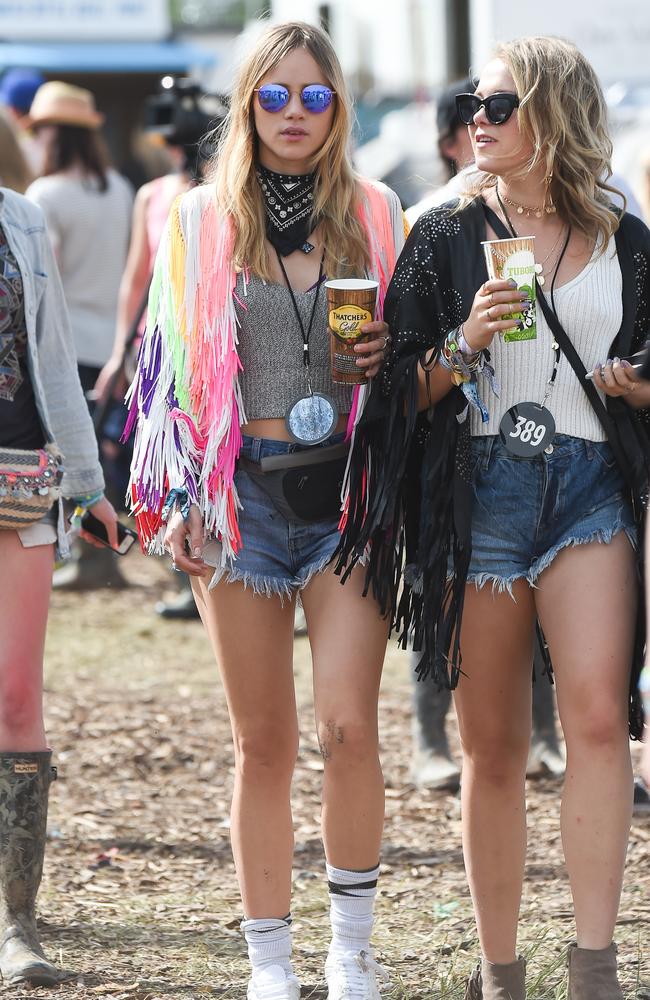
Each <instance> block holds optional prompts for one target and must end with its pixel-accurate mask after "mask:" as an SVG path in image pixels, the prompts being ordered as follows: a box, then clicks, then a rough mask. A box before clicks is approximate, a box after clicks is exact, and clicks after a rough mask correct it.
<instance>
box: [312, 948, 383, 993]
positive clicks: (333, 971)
mask: <svg viewBox="0 0 650 1000" xmlns="http://www.w3.org/2000/svg"><path fill="white" fill-rule="evenodd" d="M325 979H326V980H327V989H328V994H327V997H328V1000H379V990H380V987H379V985H378V984H377V979H379V980H381V984H382V985H383V986H385V985H388V973H387V972H386V970H385V969H384V967H383V966H382V965H380V964H379V962H376V961H375V960H374V958H373V957H372V955H370V954H368V952H367V951H356V952H355V951H346V952H345V953H344V954H343V955H328V956H327V961H326V962H325Z"/></svg>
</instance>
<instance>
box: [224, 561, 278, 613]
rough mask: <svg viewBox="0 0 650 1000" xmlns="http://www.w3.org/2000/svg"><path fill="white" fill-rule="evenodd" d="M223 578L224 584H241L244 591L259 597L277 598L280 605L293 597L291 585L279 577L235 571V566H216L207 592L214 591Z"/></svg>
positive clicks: (240, 570) (242, 570)
mask: <svg viewBox="0 0 650 1000" xmlns="http://www.w3.org/2000/svg"><path fill="white" fill-rule="evenodd" d="M224 578H225V580H226V583H243V584H244V589H245V590H248V589H249V588H250V590H252V591H253V593H254V594H256V595H259V596H260V597H279V598H280V604H284V602H285V600H290V599H291V598H292V597H293V590H294V588H293V587H292V585H291V583H289V582H287V581H286V580H283V579H282V578H281V577H273V576H263V575H262V574H261V573H250V572H249V571H247V570H244V569H237V567H236V566H217V568H216V569H215V571H214V573H213V574H212V579H211V580H210V583H209V584H208V590H214V588H215V587H216V586H217V584H218V583H220V582H221V580H223V579H224Z"/></svg>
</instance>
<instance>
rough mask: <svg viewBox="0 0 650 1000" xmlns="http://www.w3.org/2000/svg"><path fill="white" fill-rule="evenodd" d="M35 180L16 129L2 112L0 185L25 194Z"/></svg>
mask: <svg viewBox="0 0 650 1000" xmlns="http://www.w3.org/2000/svg"><path fill="white" fill-rule="evenodd" d="M33 180H34V178H33V177H32V174H31V171H30V169H29V167H28V165H27V160H26V159H25V156H24V153H23V151H22V149H21V148H20V143H19V141H18V138H17V136H16V132H15V130H14V127H13V125H12V124H11V122H10V121H9V119H8V118H7V117H6V116H5V115H4V114H3V113H2V112H0V184H2V185H3V187H7V188H11V190H12V191H18V193H19V194H24V193H25V191H26V190H27V188H28V187H29V185H30V184H31V182H32V181H33Z"/></svg>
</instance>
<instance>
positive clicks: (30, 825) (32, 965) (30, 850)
mask: <svg viewBox="0 0 650 1000" xmlns="http://www.w3.org/2000/svg"><path fill="white" fill-rule="evenodd" d="M51 758H52V754H51V752H50V751H49V750H47V751H43V752H41V753H13V752H10V751H9V752H8V751H0V973H1V974H2V979H3V980H4V981H5V982H6V983H11V984H13V985H20V984H21V983H30V984H31V985H33V986H57V985H58V984H59V983H62V982H64V981H65V980H67V979H71V978H73V975H74V974H73V973H70V972H62V971H60V970H59V969H57V968H56V966H55V965H52V963H51V962H48V960H47V959H46V957H45V954H44V953H43V949H42V948H41V943H40V941H39V940H38V932H37V930H36V909H35V908H36V894H37V892H38V887H39V885H40V883H41V875H42V874H43V857H44V855H45V833H46V822H47V799H48V792H49V788H50V782H51V781H53V780H54V779H55V778H56V769H55V768H52V767H50V761H51Z"/></svg>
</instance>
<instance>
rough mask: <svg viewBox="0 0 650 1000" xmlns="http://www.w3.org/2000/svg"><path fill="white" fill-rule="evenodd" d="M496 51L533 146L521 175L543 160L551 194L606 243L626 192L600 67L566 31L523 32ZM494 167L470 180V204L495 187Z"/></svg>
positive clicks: (572, 219)
mask: <svg viewBox="0 0 650 1000" xmlns="http://www.w3.org/2000/svg"><path fill="white" fill-rule="evenodd" d="M494 55H495V58H497V59H501V60H502V61H503V62H504V63H505V64H506V66H507V67H508V69H509V70H510V73H511V74H512V78H513V80H514V82H515V87H516V90H517V94H518V96H519V99H520V105H519V127H520V129H521V133H522V135H523V136H524V138H526V139H528V140H529V142H530V144H531V146H532V149H533V152H532V155H531V157H530V159H529V161H528V163H526V164H525V165H524V167H523V168H522V170H521V172H520V174H519V176H520V177H525V176H526V175H527V174H528V173H529V172H530V171H532V170H535V169H537V168H538V167H539V166H540V165H543V168H544V175H545V177H546V178H547V183H548V196H549V197H550V198H551V200H552V202H553V204H554V205H555V207H556V209H557V211H558V213H559V214H560V216H561V217H562V218H563V219H564V220H565V221H566V222H568V223H569V224H570V225H571V226H573V227H574V228H575V229H577V230H579V231H580V232H582V233H584V234H585V235H587V236H588V237H590V238H591V239H594V238H598V237H600V238H601V240H602V245H601V250H602V251H604V250H605V248H606V247H607V242H608V240H609V238H610V236H612V235H613V233H614V232H616V229H617V228H618V216H617V214H616V212H615V211H614V210H613V208H612V206H611V197H610V195H611V194H617V195H619V196H620V197H621V198H623V200H624V196H623V195H622V194H621V192H619V191H617V189H616V188H614V187H612V186H611V185H610V184H609V183H608V181H609V178H610V177H611V173H612V168H611V157H612V140H611V138H610V135H609V131H608V127H607V109H606V106H605V99H604V97H603V92H602V89H601V86H600V83H599V81H598V77H597V76H596V74H595V72H594V70H593V67H592V66H591V64H590V63H589V62H588V61H587V59H585V57H584V56H583V54H582V53H581V52H580V50H579V49H577V48H576V46H575V45H573V44H572V43H571V42H567V41H565V40H564V39H562V38H554V37H547V36H539V37H532V38H518V39H515V40H514V41H511V42H503V43H501V44H499V45H498V46H497V48H496V50H495V53H494ZM496 179H497V178H496V177H495V176H494V175H493V174H486V175H484V176H482V177H481V178H480V179H479V180H478V181H477V182H476V183H475V184H472V185H471V186H470V190H469V191H468V194H467V197H466V198H463V199H462V200H463V201H464V203H465V204H467V202H468V201H469V200H471V199H472V198H474V197H476V196H477V195H480V194H483V193H484V192H485V191H487V190H488V189H489V188H491V187H494V185H495V183H496Z"/></svg>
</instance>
